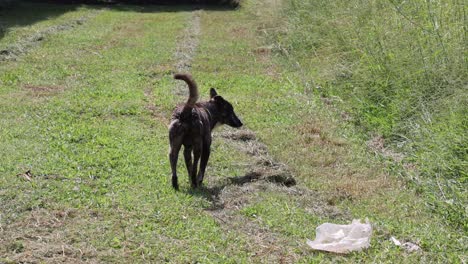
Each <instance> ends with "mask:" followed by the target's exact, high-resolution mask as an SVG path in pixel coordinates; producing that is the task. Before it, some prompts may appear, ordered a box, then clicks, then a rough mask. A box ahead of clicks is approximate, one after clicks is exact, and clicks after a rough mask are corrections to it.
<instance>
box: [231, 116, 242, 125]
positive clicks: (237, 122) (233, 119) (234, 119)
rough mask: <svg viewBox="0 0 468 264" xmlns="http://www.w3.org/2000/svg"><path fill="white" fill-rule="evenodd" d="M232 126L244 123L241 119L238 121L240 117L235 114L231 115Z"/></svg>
mask: <svg viewBox="0 0 468 264" xmlns="http://www.w3.org/2000/svg"><path fill="white" fill-rule="evenodd" d="M232 121H233V122H232V124H233V125H232V127H235V128H239V127H241V126H243V125H244V124H242V121H240V119H239V118H238V117H237V116H236V115H233V117H232Z"/></svg>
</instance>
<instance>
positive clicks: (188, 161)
mask: <svg viewBox="0 0 468 264" xmlns="http://www.w3.org/2000/svg"><path fill="white" fill-rule="evenodd" d="M184 158H185V167H187V172H188V176H189V180H191V178H192V146H188V145H187V146H184Z"/></svg>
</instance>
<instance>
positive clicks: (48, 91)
mask: <svg viewBox="0 0 468 264" xmlns="http://www.w3.org/2000/svg"><path fill="white" fill-rule="evenodd" d="M23 90H25V91H26V92H27V93H28V95H30V96H36V97H43V96H53V95H56V94H59V93H61V92H63V91H64V90H65V87H64V86H49V85H24V86H23Z"/></svg>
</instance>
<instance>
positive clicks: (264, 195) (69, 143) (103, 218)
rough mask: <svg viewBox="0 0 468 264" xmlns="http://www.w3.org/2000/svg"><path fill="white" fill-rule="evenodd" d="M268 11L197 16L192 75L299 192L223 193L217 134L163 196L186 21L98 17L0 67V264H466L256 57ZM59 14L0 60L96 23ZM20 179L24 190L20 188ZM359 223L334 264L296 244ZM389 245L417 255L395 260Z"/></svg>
mask: <svg viewBox="0 0 468 264" xmlns="http://www.w3.org/2000/svg"><path fill="white" fill-rule="evenodd" d="M281 3H282V2H280V1H246V2H245V3H244V5H243V7H242V8H241V9H238V10H229V9H219V8H211V9H206V10H202V11H200V16H201V29H202V30H201V32H202V33H201V36H200V37H199V38H200V39H199V40H200V43H199V46H198V48H197V51H196V54H195V56H194V58H193V61H192V70H191V71H192V74H193V75H194V76H195V78H196V80H197V82H198V83H199V84H200V86H201V95H202V96H201V97H202V98H205V99H206V98H208V90H209V88H210V87H216V88H217V90H218V92H219V93H220V94H221V95H222V96H224V97H225V98H226V99H227V100H229V101H231V102H232V103H233V105H234V107H235V109H236V112H237V113H238V114H239V115H240V116H241V117H242V119H243V122H244V123H245V124H246V126H247V127H248V128H249V129H251V130H253V131H254V132H255V133H256V136H257V137H258V138H259V139H260V140H261V141H262V142H263V143H265V145H266V146H267V147H268V150H269V152H270V154H271V155H272V156H273V157H274V158H275V159H276V160H277V161H279V162H282V163H285V164H286V165H288V166H289V168H290V170H291V171H292V172H293V174H294V176H295V178H296V180H297V181H298V187H293V188H286V187H281V186H276V185H273V184H267V183H264V182H258V183H253V184H246V185H244V186H237V185H232V184H229V181H228V180H227V178H228V177H238V176H243V175H244V174H245V173H246V172H247V171H249V169H250V167H251V166H252V164H251V160H252V158H251V157H250V156H248V155H246V154H245V153H244V152H242V151H239V150H238V149H237V148H236V147H235V146H234V145H232V144H230V143H229V142H227V141H225V140H223V139H222V138H221V137H219V136H215V140H214V146H213V152H212V156H211V159H210V163H209V167H208V171H207V176H206V177H207V182H206V188H205V189H201V190H196V191H194V190H191V189H190V187H189V183H188V179H187V176H186V175H185V174H186V173H185V169H184V168H183V165H182V163H183V162H179V165H180V166H179V175H180V179H179V181H180V184H181V191H180V192H175V191H174V190H172V187H171V186H170V182H169V174H170V169H169V164H168V158H167V150H168V139H167V124H168V122H169V118H170V114H171V111H172V109H173V107H174V105H175V104H176V103H178V102H182V101H184V99H185V98H180V97H178V96H176V95H175V94H174V91H173V90H174V81H172V77H171V75H172V71H173V67H174V65H175V63H176V62H175V61H174V53H175V51H176V46H177V43H178V41H180V34H182V32H183V30H184V28H185V27H186V26H187V24H188V22H189V21H188V20H189V19H190V17H191V11H190V9H187V8H186V7H183V6H182V7H177V8H175V7H156V6H153V7H145V8H143V7H140V6H118V7H110V8H109V9H105V10H102V11H101V12H100V13H98V14H97V15H96V16H95V17H93V18H91V19H90V20H88V21H87V22H86V23H84V24H82V25H80V26H78V27H75V28H71V29H68V30H64V31H61V32H57V33H56V34H53V35H50V36H49V37H48V38H46V39H45V40H44V41H43V42H42V43H41V44H40V45H38V46H36V47H34V48H32V49H31V50H29V51H28V53H26V54H24V55H23V56H21V57H20V59H19V60H17V61H6V62H2V63H1V64H0V112H1V117H0V127H1V130H0V149H2V151H1V152H0V160H2V163H1V165H0V212H1V214H0V227H1V228H0V256H2V257H1V258H0V262H9V261H11V262H21V261H30V262H32V261H44V262H52V261H65V262H77V261H80V260H81V261H90V262H116V263H120V262H132V263H133V262H141V263H147V262H157V263H159V262H172V263H187V262H190V263H192V262H199V263H252V262H254V263H259V262H263V263H276V262H281V261H286V262H297V263H323V262H349V263H355V262H388V263H395V262H406V263H414V262H463V261H466V253H465V252H466V246H464V245H466V243H464V242H466V236H464V235H463V234H461V233H460V232H459V230H458V229H457V228H453V227H451V226H450V225H449V224H448V223H447V222H446V221H445V220H444V219H443V218H442V217H441V216H440V215H438V214H433V213H432V212H431V211H430V210H428V207H427V206H426V204H425V203H426V202H427V200H426V198H425V197H420V195H419V194H418V192H416V191H415V190H414V189H413V188H408V187H407V186H406V185H405V182H400V181H399V179H398V177H397V176H396V175H395V174H396V173H395V172H393V171H388V170H387V169H386V168H387V167H388V166H387V163H388V161H387V160H382V159H380V158H379V157H378V156H375V155H374V154H372V153H369V152H368V150H367V148H366V147H365V144H364V142H363V136H362V134H361V132H360V131H359V130H356V129H355V128H354V125H353V124H348V123H343V122H342V120H341V118H340V116H339V115H337V114H336V113H335V112H334V111H331V110H330V109H328V108H327V107H324V106H323V105H322V101H321V100H320V99H319V98H318V97H311V96H310V94H308V93H307V92H308V91H307V90H306V91H305V90H304V85H303V79H301V78H300V77H298V75H297V72H295V71H293V70H292V68H290V67H289V66H287V67H285V64H283V63H284V61H283V59H282V58H281V57H280V56H277V55H276V54H274V53H271V50H269V49H268V44H269V43H267V41H268V38H263V37H261V35H262V34H264V32H268V30H269V28H271V27H274V26H276V25H277V24H276V23H277V22H278V21H281V20H279V19H280V18H281V19H282V17H281V13H280V11H281V10H282V8H283V7H285V6H282V5H281ZM284 3H285V4H286V2H284ZM28 5H30V4H23V5H20V6H19V7H17V8H16V9H13V10H12V11H11V13H10V14H11V17H10V18H8V19H9V20H13V18H15V17H17V16H15V14H20V13H22V12H23V8H24V7H28ZM33 6H34V7H35V8H38V9H39V10H42V11H44V10H49V8H50V9H51V10H59V9H60V10H61V9H62V8H65V7H63V6H56V5H49V4H42V5H36V4H34V5H33ZM66 8H67V9H68V10H66V11H65V10H64V11H63V14H61V15H60V16H56V17H55V16H54V17H51V18H50V19H49V20H42V19H39V20H38V21H37V22H36V20H35V19H30V20H29V22H27V23H25V24H24V25H22V26H18V27H16V28H11V30H10V31H9V33H7V35H6V36H5V37H4V38H3V39H1V40H0V47H3V46H7V45H10V44H14V43H15V42H16V41H18V40H20V39H21V38H23V37H24V36H27V35H28V34H31V33H32V32H33V31H36V30H39V31H40V30H44V29H46V28H47V27H50V26H53V25H57V24H62V23H64V22H66V20H69V19H74V18H75V17H78V16H82V15H87V14H89V12H94V10H95V8H93V7H91V6H83V7H78V6H73V5H70V6H67V7H66ZM262 10H264V11H265V12H263V11H262ZM42 11H41V12H42ZM15 12H16V13H15ZM61 12H62V11H60V13H61ZM28 16H39V17H40V15H39V14H29V15H28ZM62 19H63V20H62ZM25 20H26V19H25ZM220 25H221V26H220ZM265 47H266V48H265ZM455 120H456V119H455ZM28 170H30V171H31V173H32V176H31V178H32V179H31V180H27V179H25V176H24V175H22V174H23V173H25V172H26V171H28ZM395 171H398V170H396V169H395ZM222 187H224V189H223V191H225V192H221V193H219V194H218V195H219V196H220V197H221V198H223V199H225V201H224V202H225V203H226V204H228V205H229V206H226V208H225V209H224V210H220V211H214V212H213V208H212V207H213V204H212V199H213V197H211V195H212V192H213V190H216V188H222ZM218 213H219V214H225V215H226V217H224V216H223V215H221V216H222V217H219V216H217V214H218ZM366 217H368V218H369V219H370V221H371V222H372V223H373V226H374V235H373V239H372V247H371V249H369V250H366V251H364V252H360V253H354V254H351V255H349V256H336V255H330V254H326V253H320V252H314V251H311V250H310V249H309V248H308V247H307V246H306V244H305V240H306V238H310V239H313V238H314V235H315V234H314V231H315V228H316V226H317V225H319V224H321V223H323V222H327V221H328V222H335V223H345V222H349V221H350V220H351V219H352V218H366ZM390 236H395V237H397V238H399V239H403V240H409V241H412V242H417V243H418V244H420V245H421V246H422V248H423V252H420V253H413V254H408V253H405V252H404V251H403V250H400V249H398V248H397V247H395V246H394V245H392V244H391V242H390V241H389V238H390ZM454 241H455V242H454Z"/></svg>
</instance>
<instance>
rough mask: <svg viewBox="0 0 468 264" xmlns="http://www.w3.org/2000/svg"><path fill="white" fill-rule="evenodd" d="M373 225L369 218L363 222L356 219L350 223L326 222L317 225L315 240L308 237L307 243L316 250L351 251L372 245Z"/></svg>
mask: <svg viewBox="0 0 468 264" xmlns="http://www.w3.org/2000/svg"><path fill="white" fill-rule="evenodd" d="M371 235H372V226H371V225H370V223H369V220H367V219H366V223H361V221H360V220H356V219H354V220H353V222H352V223H351V224H350V225H335V224H330V223H325V224H322V225H320V226H318V227H317V229H316V237H315V240H314V241H311V240H309V239H307V245H309V246H310V247H311V248H313V249H316V250H322V251H328V252H334V253H341V254H343V253H349V252H351V251H358V250H361V249H364V248H368V247H369V246H370V237H371Z"/></svg>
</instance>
